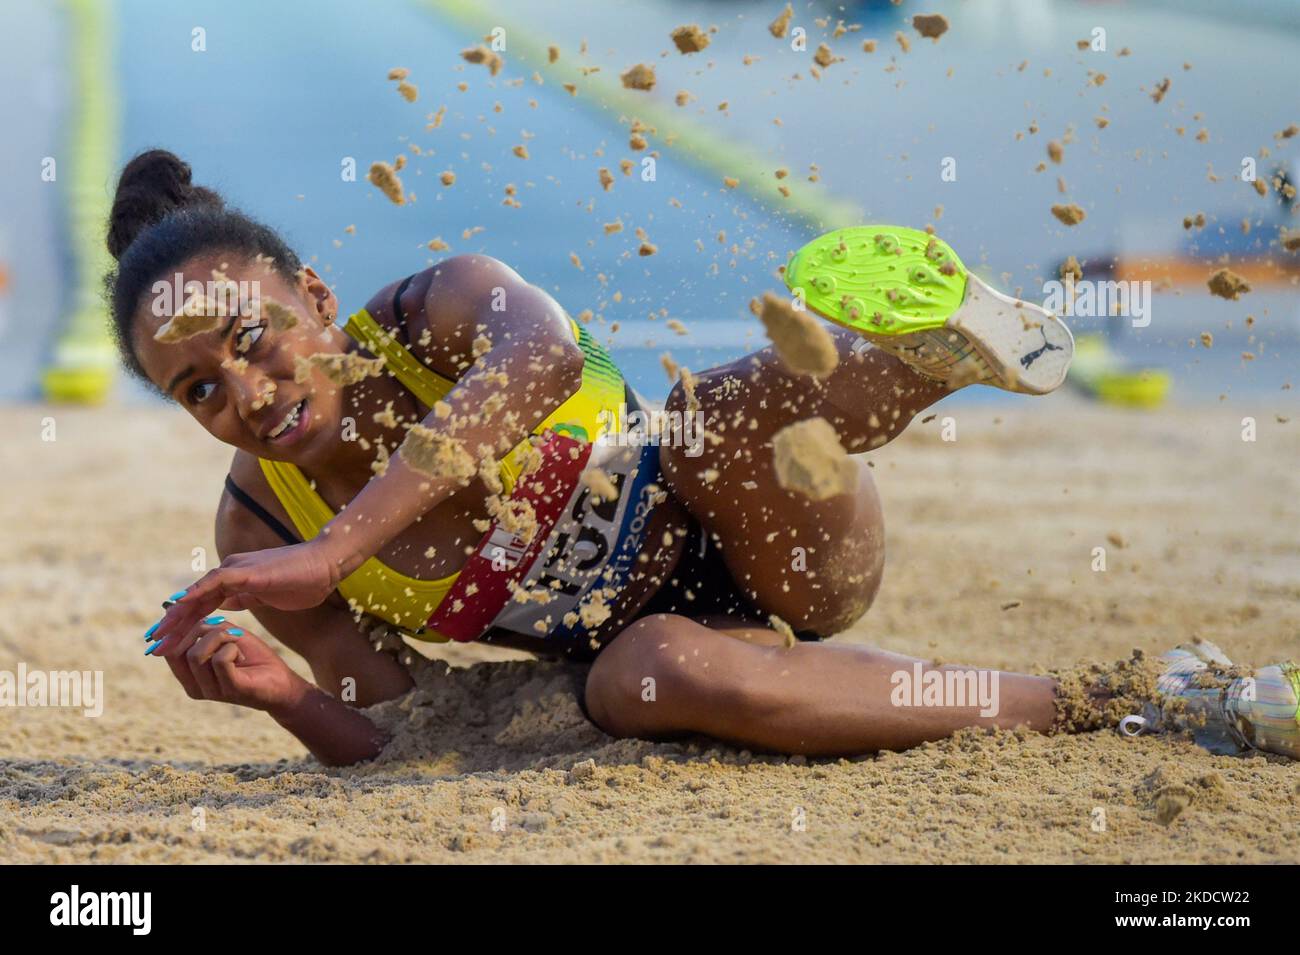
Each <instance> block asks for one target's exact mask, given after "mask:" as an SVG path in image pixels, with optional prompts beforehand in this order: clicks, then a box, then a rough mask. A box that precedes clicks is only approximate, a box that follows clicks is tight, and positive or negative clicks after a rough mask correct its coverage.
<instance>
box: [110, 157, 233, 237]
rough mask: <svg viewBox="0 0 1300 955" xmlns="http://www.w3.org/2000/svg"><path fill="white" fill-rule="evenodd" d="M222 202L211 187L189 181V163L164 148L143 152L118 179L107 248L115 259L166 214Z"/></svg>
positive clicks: (217, 204) (127, 165) (218, 204)
mask: <svg viewBox="0 0 1300 955" xmlns="http://www.w3.org/2000/svg"><path fill="white" fill-rule="evenodd" d="M223 205H224V203H223V202H222V201H221V197H220V196H219V195H217V194H216V193H215V192H213V191H212V190H211V189H205V188H203V187H202V186H195V185H193V184H192V183H191V181H190V166H189V163H187V162H185V161H184V160H183V159H181V158H180V157H179V156H177V155H176V154H175V153H172V152H168V151H167V150H165V149H150V150H148V151H146V152H142V153H140V154H139V155H137V156H136V157H135V158H134V159H132V160H131V161H130V162H129V163H127V164H126V168H125V169H123V170H122V176H121V178H119V179H118V181H117V193H116V195H115V196H114V197H113V211H112V212H111V213H110V214H109V220H108V251H109V254H111V255H112V256H113V258H114V259H121V258H122V253H124V252H125V251H126V250H127V248H128V247H129V246H130V245H131V243H132V242H134V241H135V237H136V236H137V235H139V234H140V233H141V232H142V231H143V230H144V229H145V228H146V227H148V226H151V225H153V224H154V223H155V222H159V221H161V220H162V219H164V218H165V217H166V216H167V215H169V214H170V213H172V212H176V211H177V210H180V209H184V208H186V207H190V206H214V207H216V208H218V209H220V208H221V207H222V206H223Z"/></svg>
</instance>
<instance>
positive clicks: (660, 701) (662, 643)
mask: <svg viewBox="0 0 1300 955" xmlns="http://www.w3.org/2000/svg"><path fill="white" fill-rule="evenodd" d="M693 629H695V630H698V629H700V625H699V624H697V623H693V622H692V621H690V620H688V619H687V618H685V617H682V616H678V615H677V614H653V615H651V616H648V617H644V618H642V619H641V620H637V621H636V622H634V623H632V624H630V625H628V627H627V628H625V629H624V630H623V632H622V633H620V634H619V635H618V636H617V637H616V638H615V639H614V640H613V641H612V642H611V643H610V645H609V646H608V647H606V648H605V649H604V650H602V651H601V654H600V656H598V657H597V658H596V662H595V663H593V664H592V667H591V672H590V673H589V674H588V675H587V686H586V694H587V710H588V712H589V713H590V714H591V718H592V720H593V721H594V722H595V723H596V725H597V726H599V727H600V728H601V729H603V730H605V732H607V733H610V734H611V735H613V736H646V735H660V734H666V733H672V732H677V731H680V730H683V729H685V728H686V726H685V725H684V722H683V721H684V718H685V715H686V714H687V713H688V712H689V711H690V710H692V709H694V708H695V707H696V706H697V705H698V704H699V701H700V699H701V696H702V694H704V693H705V692H707V689H708V685H707V679H708V675H707V670H706V668H705V661H704V660H703V659H702V658H701V657H700V655H699V654H700V643H701V641H700V640H699V638H698V636H697V635H695V634H692V632H691V631H692V630H693Z"/></svg>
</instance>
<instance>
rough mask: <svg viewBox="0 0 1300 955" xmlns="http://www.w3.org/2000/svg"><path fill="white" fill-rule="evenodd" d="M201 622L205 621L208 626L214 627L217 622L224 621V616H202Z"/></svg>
mask: <svg viewBox="0 0 1300 955" xmlns="http://www.w3.org/2000/svg"><path fill="white" fill-rule="evenodd" d="M203 622H204V623H206V624H207V625H208V626H209V627H215V626H216V625H217V624H219V623H225V622H226V618H225V617H204V618H203Z"/></svg>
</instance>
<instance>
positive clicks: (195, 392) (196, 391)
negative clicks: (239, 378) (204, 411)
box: [188, 381, 217, 404]
mask: <svg viewBox="0 0 1300 955" xmlns="http://www.w3.org/2000/svg"><path fill="white" fill-rule="evenodd" d="M216 387H217V386H216V385H215V384H214V383H213V382H211V381H200V382H198V383H197V384H195V385H194V386H193V387H192V388H190V390H189V395H188V397H189V399H190V403H191V404H198V403H199V402H200V401H203V400H204V399H206V398H208V397H210V396H211V395H212V392H213V391H215V390H216Z"/></svg>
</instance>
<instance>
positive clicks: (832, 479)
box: [772, 418, 858, 501]
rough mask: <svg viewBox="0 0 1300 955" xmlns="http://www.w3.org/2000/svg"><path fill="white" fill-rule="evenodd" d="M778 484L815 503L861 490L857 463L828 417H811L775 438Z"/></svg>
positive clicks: (793, 425) (778, 433)
mask: <svg viewBox="0 0 1300 955" xmlns="http://www.w3.org/2000/svg"><path fill="white" fill-rule="evenodd" d="M772 460H773V464H774V465H775V468H776V481H777V483H778V484H779V485H781V487H783V488H785V489H786V490H787V491H794V492H795V493H798V494H802V495H803V496H804V497H806V498H808V499H809V500H812V501H824V500H826V499H828V498H832V497H836V496H838V495H841V494H849V493H852V491H853V490H854V489H855V488H856V487H857V482H858V466H857V463H856V462H855V461H854V460H853V459H852V458H850V457H849V455H848V454H847V453H846V452H845V450H844V446H843V445H841V444H840V439H839V436H838V435H837V434H836V433H835V429H834V428H833V427H831V423H830V422H829V421H827V420H826V419H825V418H808V419H807V420H804V421H796V422H795V423H794V424H792V425H787V426H786V427H784V428H782V429H781V430H780V431H778V432H777V433H776V434H775V435H773V437H772Z"/></svg>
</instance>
